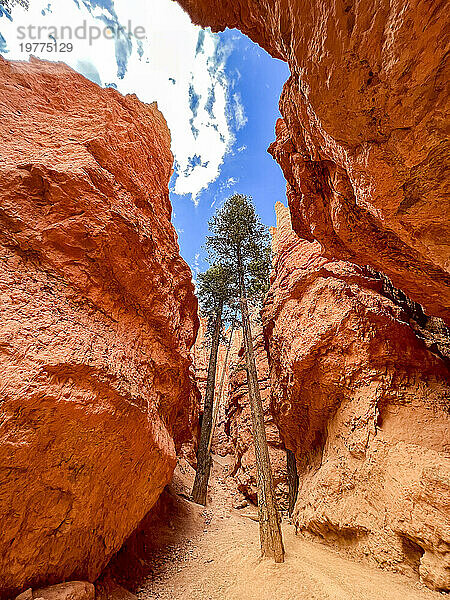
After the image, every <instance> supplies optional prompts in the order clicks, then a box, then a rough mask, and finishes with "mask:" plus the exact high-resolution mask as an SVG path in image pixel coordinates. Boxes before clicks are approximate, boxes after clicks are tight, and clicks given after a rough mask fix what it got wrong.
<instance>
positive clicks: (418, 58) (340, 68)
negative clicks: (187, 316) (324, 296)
mask: <svg viewBox="0 0 450 600" xmlns="http://www.w3.org/2000/svg"><path fill="white" fill-rule="evenodd" d="M178 1H179V3H180V4H181V5H182V6H183V7H184V8H186V9H187V10H188V12H189V13H190V15H191V16H192V18H193V19H194V21H195V22H197V23H199V24H201V25H203V26H211V27H212V28H213V29H214V30H222V29H224V28H225V27H226V26H228V27H237V28H239V29H241V30H242V31H243V32H244V33H245V34H247V35H248V36H249V37H250V38H251V39H253V40H254V41H255V42H257V43H258V44H260V45H261V46H262V47H263V48H265V49H266V50H267V51H268V52H269V53H270V54H272V56H274V57H276V58H281V59H283V60H285V61H287V62H288V63H289V66H290V69H291V73H292V75H291V77H290V79H289V80H288V81H287V83H286V85H285V88H284V91H283V94H282V98H281V102H280V110H281V114H282V116H283V119H282V120H280V121H279V122H278V124H277V140H276V142H275V143H274V144H273V145H272V146H271V148H270V152H271V153H272V154H273V156H274V157H275V158H276V159H277V160H278V161H279V163H280V165H281V167H282V169H283V171H284V173H285V176H286V180H287V195H288V200H289V206H290V209H291V213H292V222H293V227H294V230H295V231H296V232H297V233H298V234H299V235H300V236H301V237H302V238H304V239H307V240H309V241H313V240H314V239H317V240H319V241H320V242H321V243H322V245H323V247H324V249H325V252H326V254H327V255H328V256H332V257H333V258H340V259H345V260H352V262H356V263H358V264H361V265H366V264H370V265H372V266H373V267H374V268H375V269H376V270H378V271H382V272H383V273H386V274H387V275H388V276H389V277H390V278H391V279H392V281H393V282H394V284H395V285H396V286H397V287H399V288H400V289H402V290H404V291H405V292H406V293H407V294H408V295H409V296H410V297H411V298H412V299H413V300H415V301H417V302H420V303H421V304H422V305H424V306H425V307H426V309H427V312H428V313H429V314H432V315H436V316H441V317H444V318H445V319H446V320H447V322H450V313H449V307H450V277H449V245H450V227H449V210H448V208H449V202H448V178H447V177H446V176H445V173H447V172H448V156H449V154H450V153H449V145H448V138H447V132H446V123H447V122H448V113H447V112H446V111H447V110H448V108H447V107H448V85H447V83H448V79H449V74H448V56H449V53H448V45H449V40H448V34H447V32H446V28H447V21H448V19H447V14H446V4H445V3H444V2H441V0H431V1H427V2H424V1H423V0H413V1H410V0H398V1H395V2H394V1H390V0H361V1H359V2H354V1H353V0H340V1H338V2H326V1H325V2H324V1H323V0H313V1H310V0H308V1H305V0H275V1H273V0H271V1H269V0H231V1H228V2H222V1H219V0H208V1H206V0H178Z"/></svg>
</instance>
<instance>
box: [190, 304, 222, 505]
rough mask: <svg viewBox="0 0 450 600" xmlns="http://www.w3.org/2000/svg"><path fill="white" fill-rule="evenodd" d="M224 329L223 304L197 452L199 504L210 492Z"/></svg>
mask: <svg viewBox="0 0 450 600" xmlns="http://www.w3.org/2000/svg"><path fill="white" fill-rule="evenodd" d="M221 329H222V304H221V305H220V307H219V310H218V311H217V313H216V317H215V322H214V332H213V336H212V344H211V353H210V355H209V364H208V376H207V378H206V392H205V402H204V407H203V420H202V429H201V433H200V443H199V446H198V451H197V471H196V473H195V480H194V486H193V488H192V499H193V501H194V502H197V503H198V504H203V505H205V504H206V493H207V491H208V480H209V472H210V469H211V454H210V451H209V439H210V436H211V429H212V419H213V400H214V387H215V382H216V369H217V354H218V350H219V342H220V332H221Z"/></svg>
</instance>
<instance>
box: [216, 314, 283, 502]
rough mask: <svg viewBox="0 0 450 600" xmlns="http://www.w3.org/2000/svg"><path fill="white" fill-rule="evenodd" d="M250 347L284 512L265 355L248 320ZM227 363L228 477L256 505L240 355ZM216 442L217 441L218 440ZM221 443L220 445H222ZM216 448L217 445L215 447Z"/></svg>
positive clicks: (280, 448) (244, 375)
mask: <svg viewBox="0 0 450 600" xmlns="http://www.w3.org/2000/svg"><path fill="white" fill-rule="evenodd" d="M252 332H253V344H254V351H255V359H256V368H257V372H258V383H259V389H260V392H261V398H262V401H263V408H264V422H265V425H266V436H267V443H268V446H269V456H270V463H271V465H272V472H273V480H274V485H275V489H276V495H277V501H278V507H279V508H280V509H283V510H286V509H287V492H288V489H287V479H286V477H287V475H286V450H285V449H284V446H283V442H282V441H281V438H280V434H279V431H278V428H277V426H276V425H275V423H274V420H273V416H272V413H271V411H270V375H269V365H268V362H267V353H266V349H265V347H264V336H263V332H262V326H261V325H260V324H258V322H257V320H256V319H252ZM236 342H237V345H238V347H239V348H240V347H241V345H242V333H241V331H239V333H238V335H237V337H236ZM236 359H237V360H235V362H232V363H230V376H229V387H228V392H227V400H226V405H225V418H224V434H225V436H226V440H227V444H226V448H227V451H228V453H229V454H231V455H232V457H233V466H232V471H231V474H232V476H233V477H234V479H235V481H236V484H237V489H238V490H239V491H240V492H241V493H243V494H244V496H246V497H247V498H249V499H250V500H251V501H252V502H254V503H255V504H256V503H257V491H258V476H257V470H256V457H255V448H254V444H253V428H252V415H251V407H250V401H249V397H248V385H247V371H246V366H245V365H246V363H245V357H244V356H241V357H239V356H237V355H236ZM218 441H221V438H219V440H218ZM222 444H223V442H222ZM216 447H219V448H218V449H219V451H220V445H219V444H217V445H216Z"/></svg>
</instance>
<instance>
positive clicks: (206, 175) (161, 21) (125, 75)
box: [0, 0, 247, 201]
mask: <svg viewBox="0 0 450 600" xmlns="http://www.w3.org/2000/svg"><path fill="white" fill-rule="evenodd" d="M77 1H78V3H79V7H78V6H77V3H76V2H74V0H33V2H31V3H30V8H29V10H28V11H25V10H24V9H23V8H22V7H21V6H20V5H17V6H15V7H14V9H13V13H12V16H13V22H12V23H11V22H9V21H8V20H7V19H6V18H2V19H0V30H1V33H2V35H3V37H4V38H5V40H6V43H7V47H8V50H9V53H7V54H5V57H6V58H10V59H21V60H24V59H27V58H28V55H29V53H27V52H25V51H22V50H23V49H21V48H20V47H19V43H20V41H22V42H26V41H31V40H18V39H17V31H16V29H17V27H18V26H19V25H22V26H28V25H29V24H33V25H35V26H39V25H44V26H47V27H49V26H61V25H71V26H72V28H75V27H76V26H77V25H80V26H81V25H82V24H83V21H84V20H85V21H86V22H87V26H88V27H89V26H95V25H97V26H101V27H103V26H104V25H105V18H107V19H109V22H111V19H112V20H113V21H114V20H115V21H116V22H119V23H121V24H122V25H124V26H125V27H126V29H127V30H128V23H131V29H132V30H134V29H135V28H136V27H138V26H140V27H144V28H145V32H146V39H143V40H142V41H140V40H138V39H136V38H134V37H133V36H132V37H131V38H128V37H127V36H125V35H122V36H121V37H119V38H117V39H116V40H108V39H105V38H103V36H102V37H101V38H100V39H97V40H95V41H94V42H93V43H92V45H90V44H89V42H88V40H80V39H75V40H73V52H71V53H65V54H60V53H58V54H57V55H56V54H54V53H41V52H33V54H35V55H36V56H39V57H40V58H45V59H47V60H63V61H64V62H67V63H68V64H69V65H70V66H72V67H73V68H74V69H76V70H78V71H80V72H82V73H83V74H84V75H86V76H88V77H90V78H91V79H93V80H95V81H97V82H100V83H101V84H102V85H109V84H113V85H114V86H115V87H117V89H118V90H119V91H120V92H121V93H124V94H125V93H135V94H136V95H137V96H138V97H139V98H140V99H141V100H142V101H144V102H152V101H154V100H157V102H158V106H159V109H160V110H161V111H162V113H163V114H164V116H165V118H166V120H167V122H168V125H169V128H170V130H171V135H172V152H173V154H174V157H175V167H176V173H177V177H176V178H175V180H174V182H173V186H172V187H173V191H174V192H176V193H177V194H191V195H192V198H193V200H194V201H197V199H198V194H199V193H200V192H201V190H202V189H205V188H206V187H207V186H208V185H209V184H210V183H211V182H212V181H214V180H215V179H216V178H217V177H218V175H219V173H220V167H221V164H222V162H223V159H224V156H225V154H226V153H227V152H228V151H230V149H231V146H232V144H233V142H234V135H233V131H232V127H231V122H232V121H234V122H235V125H236V127H237V128H238V129H239V128H240V127H242V126H243V125H244V124H245V122H246V120H247V119H246V117H245V113H244V109H243V106H242V102H241V99H240V96H239V95H238V94H236V93H234V94H233V95H232V96H231V94H230V89H231V84H230V82H229V81H228V78H227V75H226V72H225V64H226V59H227V57H228V55H229V53H230V51H231V49H230V47H229V44H228V45H227V46H226V47H225V46H222V45H220V44H219V40H218V36H217V35H216V34H213V33H211V32H209V31H202V30H201V29H200V28H199V27H197V26H195V25H193V24H192V23H191V22H190V19H189V17H188V16H187V14H186V13H184V12H183V10H182V9H181V8H180V6H179V5H178V4H177V3H176V2H173V1H172V0H146V1H145V2H142V0H114V3H112V5H113V10H112V11H108V10H106V9H102V8H100V7H98V6H95V3H93V4H94V6H95V7H94V8H91V7H90V6H89V1H88V0H85V2H84V3H83V1H82V0H77ZM47 7H50V10H47ZM43 41H45V37H44V40H43ZM231 105H232V106H233V108H231ZM233 117H234V118H233Z"/></svg>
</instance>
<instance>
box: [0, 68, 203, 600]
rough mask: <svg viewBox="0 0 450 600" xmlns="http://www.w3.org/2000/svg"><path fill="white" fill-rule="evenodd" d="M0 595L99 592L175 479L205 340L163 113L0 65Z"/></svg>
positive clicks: (59, 75)
mask: <svg viewBox="0 0 450 600" xmlns="http://www.w3.org/2000/svg"><path fill="white" fill-rule="evenodd" d="M0 111H1V121H0V123H1V124H0V153H1V161H0V243H1V247H2V248H1V257H0V259H1V260H0V303H1V321H0V397H1V403H0V473H1V486H0V514H1V516H2V527H1V531H0V595H3V597H10V595H12V593H13V592H16V593H18V592H20V591H21V590H23V589H25V588H27V587H33V588H35V587H39V586H42V585H48V584H52V583H57V582H60V581H64V580H68V579H84V580H89V581H93V580H94V579H95V578H96V577H97V576H98V574H99V573H100V571H101V569H102V567H103V566H104V565H105V564H106V562H107V561H108V559H109V558H110V557H111V556H112V554H113V553H114V552H115V551H117V550H118V549H119V548H120V546H121V544H122V542H123V540H124V539H125V538H126V537H127V536H128V535H129V534H130V533H131V532H132V530H133V529H134V528H135V526H136V525H137V524H138V523H139V521H140V520H141V519H142V518H143V517H144V515H145V514H146V513H147V512H148V511H149V509H150V508H151V507H152V506H153V504H154V503H155V502H156V500H157V499H158V497H159V494H160V493H161V491H162V489H163V488H164V486H165V485H166V483H167V482H168V481H169V480H170V478H171V475H172V472H173V469H174V466H175V461H176V455H175V450H176V448H177V447H179V446H180V445H181V444H182V442H183V441H185V440H186V439H188V438H189V436H190V434H191V431H192V429H193V427H194V424H195V421H196V414H197V412H196V411H197V408H196V407H197V403H198V396H197V394H198V392H197V391H196V387H195V385H194V384H193V369H192V365H191V359H190V354H189V353H190V349H191V346H192V344H193V342H194V339H195V335H196V330H197V327H198V319H197V301H196V299H195V297H194V293H193V284H192V282H191V273H190V270H189V268H188V266H187V265H186V263H185V262H184V261H183V260H182V259H181V257H180V255H179V250H178V244H177V240H176V235H175V231H174V228H173V227H172V225H171V223H170V218H171V206H170V203H169V196H168V182H169V178H170V175H171V172H172V155H171V152H170V134H169V131H168V128H167V125H166V123H165V120H164V118H163V116H162V115H161V113H160V112H159V111H158V109H157V107H156V105H154V104H153V105H145V104H142V103H141V102H139V101H138V100H137V98H136V97H135V96H127V97H123V96H121V95H120V94H118V93H117V92H116V91H114V90H112V89H105V90H102V89H101V88H99V87H98V86H97V85H95V84H93V83H91V82H90V81H88V80H86V79H84V78H83V77H82V76H80V75H79V74H77V73H75V72H74V71H72V70H71V69H70V68H68V67H67V66H65V65H63V64H62V63H46V62H41V61H38V60H34V59H32V61H31V62H30V63H9V62H6V61H5V60H3V59H1V58H0Z"/></svg>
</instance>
